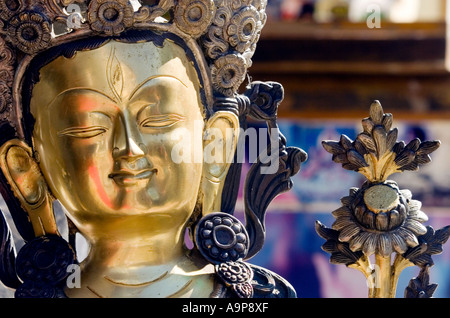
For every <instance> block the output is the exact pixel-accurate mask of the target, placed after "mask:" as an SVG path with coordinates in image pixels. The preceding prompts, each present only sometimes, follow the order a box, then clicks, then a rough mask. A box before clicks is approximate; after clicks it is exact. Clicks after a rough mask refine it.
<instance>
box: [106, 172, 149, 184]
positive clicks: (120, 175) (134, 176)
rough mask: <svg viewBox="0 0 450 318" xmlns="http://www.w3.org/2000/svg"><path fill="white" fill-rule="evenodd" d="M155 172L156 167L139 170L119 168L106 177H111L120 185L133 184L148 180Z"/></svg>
mask: <svg viewBox="0 0 450 318" xmlns="http://www.w3.org/2000/svg"><path fill="white" fill-rule="evenodd" d="M156 172H157V171H156V169H145V170H139V171H133V170H120V171H117V172H113V173H111V174H110V175H109V176H108V177H109V178H111V179H113V180H114V182H115V183H116V184H118V185H120V186H133V185H135V184H136V183H138V182H139V181H143V180H150V179H151V178H152V176H153V175H154V174H156Z"/></svg>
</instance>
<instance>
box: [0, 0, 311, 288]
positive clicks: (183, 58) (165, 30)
mask: <svg viewBox="0 0 450 318" xmlns="http://www.w3.org/2000/svg"><path fill="white" fill-rule="evenodd" d="M44 2H45V3H46V5H44V6H39V5H37V4H34V3H32V2H31V1H17V3H16V4H17V5H16V6H10V4H4V5H2V6H0V17H1V18H2V21H3V23H4V24H5V29H6V30H7V32H6V37H5V39H1V43H0V44H1V48H2V50H3V51H4V52H5V56H7V57H8V59H5V60H3V64H4V65H3V66H4V70H5V72H4V74H6V75H5V76H4V78H5V80H4V81H2V82H0V86H1V88H2V89H3V88H4V90H5V93H4V94H3V100H0V102H2V103H1V110H2V114H6V116H5V115H2V117H0V119H1V120H2V122H1V125H0V129H1V131H2V132H3V133H4V134H3V135H4V136H6V137H5V139H4V140H1V143H2V145H1V148H0V167H1V170H2V172H3V176H2V185H3V186H2V194H3V196H4V197H6V201H7V202H8V206H9V208H10V209H11V210H17V213H15V215H14V216H13V217H14V221H15V223H16V224H17V225H18V229H19V231H20V232H21V235H22V236H23V237H24V239H25V240H26V241H29V240H32V238H33V237H34V236H35V237H38V238H39V237H45V238H47V240H48V237H53V236H56V237H57V236H58V235H59V231H58V227H57V224H56V222H55V217H54V214H53V210H52V205H53V201H54V200H55V199H56V200H58V201H59V202H60V203H61V204H62V206H63V207H64V209H65V211H66V214H67V217H68V219H69V223H70V225H71V235H72V236H73V234H74V233H75V232H78V231H79V232H80V233H81V234H82V235H83V236H84V237H85V238H86V239H87V241H88V242H89V243H90V253H89V255H88V257H87V259H86V260H85V261H84V262H83V264H81V268H82V273H83V282H82V285H81V287H80V288H77V289H71V290H67V291H66V292H67V294H68V295H69V296H83V297H85V296H97V297H100V296H102V297H103V296H104V297H107V296H110V297H130V296H136V297H138V296H141V297H187V296H194V297H206V296H209V295H211V294H213V291H214V290H215V288H216V287H215V286H216V285H215V284H214V281H215V279H214V273H215V272H217V271H219V272H220V271H226V270H228V269H229V268H231V267H230V266H232V265H230V264H228V265H227V266H228V267H227V266H225V267H221V269H220V268H219V267H217V266H219V264H225V261H227V260H228V259H229V258H230V257H232V258H233V261H238V264H237V265H233V266H237V267H238V268H239V269H240V270H242V271H243V272H245V273H247V274H246V276H245V275H244V276H245V277H246V281H245V282H242V283H239V284H230V285H232V286H235V285H236V286H238V287H233V288H235V289H236V290H235V292H237V293H238V295H244V296H246V297H247V296H249V295H252V294H253V292H252V287H251V286H250V283H249V282H250V280H251V279H252V277H253V272H252V270H251V269H249V267H248V266H247V265H242V264H244V263H242V264H241V263H239V262H241V260H242V256H244V255H246V253H247V251H248V244H249V242H248V234H247V232H246V230H245V229H244V227H243V225H242V224H240V223H239V221H238V220H237V219H235V218H234V217H232V216H231V215H230V216H229V217H228V216H225V217H223V216H220V217H219V216H217V215H213V217H212V218H211V221H207V222H203V223H202V226H204V228H202V230H201V233H200V234H197V236H195V237H202V238H201V240H204V241H205V240H206V241H208V240H209V239H210V238H211V239H212V240H213V241H214V243H215V244H216V245H217V246H218V247H219V249H220V248H222V249H223V250H224V251H225V252H220V253H221V254H220V253H219V252H216V250H215V249H214V248H211V244H210V243H205V244H206V245H204V247H199V248H200V250H201V251H202V250H203V249H206V250H207V252H206V254H208V253H209V254H208V255H210V256H211V255H212V256H211V257H213V258H214V257H216V256H217V257H218V259H219V258H220V257H221V260H219V261H217V264H216V263H215V262H214V261H213V264H216V268H214V266H212V265H211V264H210V263H209V262H208V261H205V259H203V258H202V257H199V254H198V252H196V251H195V249H194V250H193V251H190V250H188V249H187V248H186V246H185V231H186V229H187V228H190V226H191V225H196V224H197V223H198V221H199V220H200V218H202V217H205V216H207V215H209V214H211V213H213V212H220V211H223V206H224V205H225V206H228V207H231V208H229V209H230V210H229V211H226V212H227V213H231V214H232V212H233V207H232V206H233V202H235V200H236V194H237V191H238V189H235V188H233V185H235V184H236V182H237V181H238V180H239V173H236V171H238V169H239V166H238V165H237V163H236V162H233V160H232V159H233V158H235V151H236V147H237V145H238V137H239V129H240V125H241V124H243V123H244V122H245V121H244V120H243V117H245V116H246V115H248V114H249V113H250V114H252V115H253V117H255V118H258V119H262V120H265V121H267V122H268V125H269V126H272V127H271V128H273V129H275V131H276V136H275V137H276V140H278V138H279V137H278V130H277V127H276V111H275V112H272V113H270V114H267V113H265V112H264V111H265V110H264V111H263V110H262V109H263V107H262V106H263V105H262V104H261V102H259V103H258V105H256V104H254V103H253V104H252V102H251V99H252V98H253V99H255V100H256V99H258V98H259V97H260V96H259V95H258V92H257V91H256V90H255V89H253V90H249V92H250V93H248V94H247V95H248V96H243V95H239V94H238V88H239V87H240V85H241V84H242V82H243V81H244V79H245V74H246V71H247V68H248V67H249V66H250V65H251V60H250V58H251V56H252V55H253V52H254V50H255V45H256V41H257V40H258V38H259V33H260V31H261V28H262V26H263V25H264V22H265V13H264V8H265V4H266V1H244V0H242V1H238V2H227V1H212V0H202V1H194V2H192V1H178V2H177V3H175V2H174V1H159V2H158V3H157V4H155V5H152V6H151V5H137V4H138V3H137V2H136V1H130V2H129V1H125V0H119V1H110V0H91V1H56V0H47V1H44ZM83 5H84V6H83ZM69 8H72V9H73V8H77V9H79V10H72V14H69V13H70V12H69V10H68V9H69ZM169 11H170V12H171V14H166V13H167V12H169ZM227 12H228V13H227ZM163 15H165V17H168V18H169V20H164V19H162V17H161V16H163ZM224 17H225V18H224ZM224 19H225V20H226V21H224ZM61 20H63V21H65V23H66V26H69V25H70V26H71V27H72V28H69V29H67V28H65V29H64V30H63V31H64V32H62V34H61V35H60V36H56V35H55V30H56V26H57V22H56V21H61ZM50 22H53V24H51V23H50ZM69 22H70V23H69ZM75 22H77V23H78V24H77V23H75ZM224 22H226V23H225V24H226V26H224ZM50 26H52V27H53V28H51V27H50ZM18 60H19V61H20V63H17V61H18ZM16 65H17V66H16ZM13 70H15V71H16V72H15V73H14V74H15V75H14V74H13ZM259 87H260V86H259V85H258V88H259ZM267 87H268V88H267ZM273 87H275V89H274V90H275V91H277V92H279V91H280V87H281V86H276V85H265V86H264V85H261V90H271V89H273ZM263 93H264V94H265V95H264V94H263V95H261V96H266V97H267V96H270V94H268V93H267V91H264V92H263ZM281 93H282V91H281ZM275 95H276V94H275ZM275 95H274V98H273V99H271V100H270V101H267V100H266V101H265V102H267V103H268V104H270V105H271V106H272V108H273V106H277V105H278V103H279V102H280V101H281V99H282V94H281V97H280V96H279V95H280V94H278V95H276V96H275ZM259 100H260V98H259ZM263 104H264V103H263ZM255 105H256V106H255ZM252 107H253V108H252ZM269 123H270V124H269ZM282 140H283V141H284V139H283V138H282ZM284 146H285V141H284V143H283V144H282V147H281V148H280V149H281V150H280V153H283V156H284V157H285V159H284V161H289V162H290V164H291V165H292V166H293V167H289V166H288V167H287V168H286V167H285V169H286V171H285V172H283V173H286V177H285V179H286V180H288V179H289V176H290V175H292V174H295V173H296V172H297V171H298V168H299V163H300V162H301V161H304V160H305V159H306V157H305V155H304V154H303V153H300V155H298V153H297V155H295V156H293V155H292V153H293V152H292V151H285V148H284ZM274 150H276V151H277V153H278V148H276V149H275V148H274ZM293 157H295V159H296V160H294V159H292V158H293ZM299 161H300V162H299ZM277 162H278V161H277ZM296 162H298V163H296ZM285 166H286V165H285ZM230 169H231V171H232V173H231V174H230V173H229V171H230ZM256 176H259V174H256ZM285 179H283V182H284V181H285ZM261 180H262V179H261ZM286 182H287V186H284V187H282V190H283V191H285V190H287V189H288V188H289V182H290V181H286ZM226 184H227V185H226ZM262 184H264V182H262ZM224 187H225V188H226V189H227V191H226V193H223V189H224ZM282 190H278V192H277V191H275V192H274V193H275V194H277V193H279V192H280V191H282ZM259 195H260V194H259ZM260 196H261V195H260ZM223 198H226V200H225V201H226V202H224V204H223V202H222V201H223ZM270 199H271V198H270V197H269V200H266V201H267V202H270ZM249 209H250V210H252V209H251V208H249ZM263 209H265V207H264V208H263ZM253 212H254V211H252V213H253ZM256 212H257V211H256ZM214 217H215V218H214ZM260 218H262V219H263V216H262V217H261V216H260ZM208 222H210V223H211V224H212V225H211V230H208V227H209V226H210V225H209V224H210V223H208ZM256 223H257V222H256ZM216 225H217V226H216ZM214 226H216V227H215V228H213V227H214ZM208 231H209V232H208ZM202 235H203V236H202ZM230 235H231V236H230ZM191 237H194V233H191ZM208 242H209V241H208ZM212 245H214V244H212ZM257 245H258V244H256V246H257ZM231 248H233V249H231ZM257 248H258V247H256V248H255V249H257ZM229 251H232V254H233V256H229V255H228V252H229ZM202 253H203V252H202ZM203 254H204V253H203ZM219 254H220V255H219ZM204 255H205V254H204ZM219 256H220V257H219ZM206 259H207V260H211V258H209V256H206ZM22 279H23V278H22ZM226 285H227V284H226ZM249 286H250V287H249ZM288 290H289V288H288Z"/></svg>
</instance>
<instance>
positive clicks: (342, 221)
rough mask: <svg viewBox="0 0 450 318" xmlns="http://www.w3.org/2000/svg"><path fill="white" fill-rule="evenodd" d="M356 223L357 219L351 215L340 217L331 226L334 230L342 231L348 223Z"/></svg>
mask: <svg viewBox="0 0 450 318" xmlns="http://www.w3.org/2000/svg"><path fill="white" fill-rule="evenodd" d="M354 223H355V221H354V220H353V218H351V217H340V218H337V219H336V221H334V223H333V225H332V226H331V228H332V229H333V230H336V231H340V230H342V229H343V228H344V227H346V226H348V225H352V224H354Z"/></svg>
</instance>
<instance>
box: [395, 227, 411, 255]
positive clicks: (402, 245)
mask: <svg viewBox="0 0 450 318" xmlns="http://www.w3.org/2000/svg"><path fill="white" fill-rule="evenodd" d="M391 239H392V246H393V247H394V250H395V251H397V252H398V253H399V254H403V253H405V252H406V251H407V250H408V244H406V242H405V240H404V239H403V238H402V237H401V236H400V235H398V234H397V233H395V232H393V233H391Z"/></svg>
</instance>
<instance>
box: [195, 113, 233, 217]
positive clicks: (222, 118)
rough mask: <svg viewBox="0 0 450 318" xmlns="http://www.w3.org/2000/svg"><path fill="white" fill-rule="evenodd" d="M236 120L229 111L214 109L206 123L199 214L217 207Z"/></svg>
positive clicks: (229, 159) (229, 155) (231, 154)
mask: <svg viewBox="0 0 450 318" xmlns="http://www.w3.org/2000/svg"><path fill="white" fill-rule="evenodd" d="M238 137H239V120H238V118H237V116H236V115H234V114H233V113H231V112H225V111H223V112H221V111H219V112H216V113H215V114H214V116H213V117H211V118H210V119H209V120H208V122H207V123H206V128H205V133H204V137H203V140H204V148H203V180H202V192H203V202H202V205H203V215H206V214H209V213H211V212H215V211H216V212H217V211H220V207H221V196H222V189H223V184H224V181H225V178H226V176H227V173H228V169H229V168H230V164H231V163H232V160H233V158H234V153H235V151H236V147H237V142H238Z"/></svg>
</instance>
